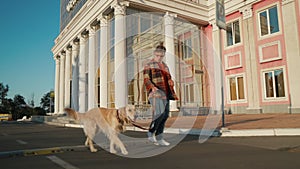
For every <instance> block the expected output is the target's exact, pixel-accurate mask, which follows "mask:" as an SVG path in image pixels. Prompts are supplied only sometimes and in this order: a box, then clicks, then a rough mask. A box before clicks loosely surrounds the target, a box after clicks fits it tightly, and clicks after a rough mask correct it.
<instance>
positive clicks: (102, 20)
mask: <svg viewBox="0 0 300 169" xmlns="http://www.w3.org/2000/svg"><path fill="white" fill-rule="evenodd" d="M97 20H99V21H100V28H101V27H107V23H108V21H107V16H105V15H102V14H101V15H100V16H99V17H98V18H97Z"/></svg>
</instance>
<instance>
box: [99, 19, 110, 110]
mask: <svg viewBox="0 0 300 169" xmlns="http://www.w3.org/2000/svg"><path fill="white" fill-rule="evenodd" d="M99 19H100V33H101V35H100V60H99V62H100V63H99V64H100V107H107V90H108V88H107V51H108V49H107V40H108V39H107V33H108V32H107V18H106V17H105V16H102V17H100V18H99Z"/></svg>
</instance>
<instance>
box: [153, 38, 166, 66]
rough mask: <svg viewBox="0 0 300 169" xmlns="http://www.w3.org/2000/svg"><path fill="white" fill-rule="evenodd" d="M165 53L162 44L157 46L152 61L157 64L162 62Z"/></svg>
mask: <svg viewBox="0 0 300 169" xmlns="http://www.w3.org/2000/svg"><path fill="white" fill-rule="evenodd" d="M165 53H166V48H165V47H164V45H163V42H161V43H160V44H159V45H158V46H156V48H155V50H154V60H155V61H157V62H162V60H163V58H164V56H165Z"/></svg>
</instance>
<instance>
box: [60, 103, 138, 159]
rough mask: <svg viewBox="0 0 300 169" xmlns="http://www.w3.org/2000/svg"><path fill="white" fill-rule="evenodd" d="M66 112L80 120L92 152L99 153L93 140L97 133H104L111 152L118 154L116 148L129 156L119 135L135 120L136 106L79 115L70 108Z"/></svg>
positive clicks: (93, 111)
mask: <svg viewBox="0 0 300 169" xmlns="http://www.w3.org/2000/svg"><path fill="white" fill-rule="evenodd" d="M64 110H65V112H66V113H67V114H68V115H69V116H70V117H72V118H74V119H75V120H79V121H80V122H81V123H82V125H83V129H84V133H85V135H86V136H87V139H86V141H85V145H86V146H89V147H90V151H91V152H97V149H96V148H95V147H94V144H93V141H92V140H93V138H94V136H95V135H96V133H97V132H98V131H99V132H103V133H104V134H105V135H106V136H107V138H108V139H109V141H110V152H111V153H116V150H115V148H114V146H115V145H116V147H118V148H120V150H121V152H122V154H124V155H126V154H128V152H127V150H126V148H125V146H124V144H123V143H122V141H121V140H120V139H119V137H118V134H119V133H120V132H123V131H125V125H126V124H129V123H130V122H131V121H132V119H134V113H135V106H134V105H128V106H126V107H124V108H120V109H107V108H101V107H100V108H93V109H91V110H89V111H87V112H86V113H78V112H76V111H74V110H73V109H70V108H65V109H64Z"/></svg>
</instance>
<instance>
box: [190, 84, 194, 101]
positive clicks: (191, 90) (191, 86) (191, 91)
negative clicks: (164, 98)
mask: <svg viewBox="0 0 300 169" xmlns="http://www.w3.org/2000/svg"><path fill="white" fill-rule="evenodd" d="M190 101H191V102H194V85H193V84H190Z"/></svg>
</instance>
